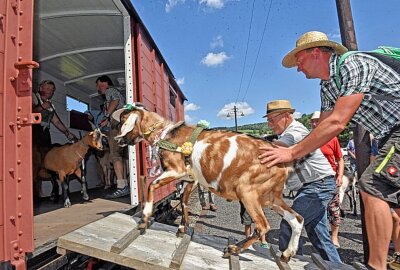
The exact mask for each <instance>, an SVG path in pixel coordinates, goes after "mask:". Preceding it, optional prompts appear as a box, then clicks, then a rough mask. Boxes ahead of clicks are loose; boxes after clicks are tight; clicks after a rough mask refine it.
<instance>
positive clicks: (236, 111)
mask: <svg viewBox="0 0 400 270" xmlns="http://www.w3.org/2000/svg"><path fill="white" fill-rule="evenodd" d="M232 111H233V115H234V117H235V131H236V132H237V131H238V130H237V128H238V124H237V114H238V113H239V111H238V107H236V105H234V106H233V109H232ZM240 115H241V116H244V114H243V112H241V113H240ZM226 117H228V118H229V117H231V112H228V114H227V116H226Z"/></svg>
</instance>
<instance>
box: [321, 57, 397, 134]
mask: <svg viewBox="0 0 400 270" xmlns="http://www.w3.org/2000/svg"><path fill="white" fill-rule="evenodd" d="M339 58H340V57H339V56H338V55H336V54H332V56H331V58H330V60H329V74H330V76H329V80H326V81H325V80H321V110H322V111H331V110H333V108H334V106H335V103H336V100H337V99H338V98H339V97H343V96H349V95H352V94H357V93H363V94H364V99H363V100H362V102H361V104H360V107H359V108H358V109H357V111H356V113H355V114H354V115H353V118H352V120H351V121H352V122H353V123H358V124H360V125H361V126H363V127H364V128H365V129H366V130H368V131H369V132H370V133H372V134H373V135H374V136H375V137H376V138H377V139H381V138H382V137H384V136H386V135H388V134H389V132H390V131H391V130H392V129H393V128H394V127H396V126H399V125H400V75H399V74H398V73H396V72H395V71H393V70H392V69H391V68H390V67H388V66H387V65H385V64H383V63H381V62H380V61H379V60H377V59H376V58H374V57H372V56H370V55H368V54H363V53H354V54H351V55H350V56H348V57H347V58H346V59H345V61H344V63H343V64H342V65H341V67H340V79H339V81H340V82H341V88H340V89H339V88H338V87H337V86H336V82H335V78H336V68H337V64H338V62H339ZM385 97H386V98H389V99H391V100H384V99H383V98H385ZM394 98H395V99H397V100H393V99H394Z"/></svg>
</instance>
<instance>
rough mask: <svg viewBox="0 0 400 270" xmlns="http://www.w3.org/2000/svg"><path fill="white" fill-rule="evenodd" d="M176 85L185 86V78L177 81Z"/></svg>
mask: <svg viewBox="0 0 400 270" xmlns="http://www.w3.org/2000/svg"><path fill="white" fill-rule="evenodd" d="M176 83H177V84H178V85H183V84H184V83H185V77H182V78H178V79H176Z"/></svg>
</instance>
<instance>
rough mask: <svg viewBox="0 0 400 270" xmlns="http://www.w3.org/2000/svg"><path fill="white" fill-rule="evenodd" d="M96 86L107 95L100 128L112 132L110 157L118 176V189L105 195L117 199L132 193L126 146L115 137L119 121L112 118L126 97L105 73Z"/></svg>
mask: <svg viewBox="0 0 400 270" xmlns="http://www.w3.org/2000/svg"><path fill="white" fill-rule="evenodd" d="M96 87H97V91H98V92H99V94H102V95H105V98H106V100H105V102H104V107H103V108H104V113H103V114H104V117H103V119H102V121H101V122H100V124H99V126H100V128H104V127H109V128H110V134H109V136H108V138H109V139H108V143H109V146H110V158H111V161H112V163H113V167H114V172H115V176H116V177H117V189H116V190H115V191H114V192H112V193H110V194H107V195H106V196H105V198H106V199H116V198H120V197H124V196H127V195H129V194H130V189H129V185H128V180H127V179H126V176H125V174H124V164H125V161H124V148H123V147H120V146H119V145H118V143H117V141H115V140H114V137H115V136H117V135H118V122H117V121H115V120H114V119H112V118H111V115H112V113H113V112H114V111H116V110H118V109H121V108H122V107H123V106H124V104H125V99H124V97H123V96H122V95H121V93H120V92H119V91H118V90H117V89H116V88H114V84H113V82H112V81H111V79H110V77H108V76H107V75H103V76H100V77H98V78H97V80H96Z"/></svg>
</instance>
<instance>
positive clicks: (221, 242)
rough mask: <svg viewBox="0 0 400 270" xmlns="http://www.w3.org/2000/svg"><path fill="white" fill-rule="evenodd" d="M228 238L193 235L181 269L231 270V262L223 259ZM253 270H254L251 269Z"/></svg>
mask: <svg viewBox="0 0 400 270" xmlns="http://www.w3.org/2000/svg"><path fill="white" fill-rule="evenodd" d="M226 244H227V241H226V238H221V237H218V236H211V235H206V234H198V233H197V232H196V233H195V234H193V236H192V241H191V242H190V245H189V248H188V250H187V252H186V255H185V257H184V259H183V262H182V265H181V269H188V270H204V269H218V270H229V261H228V260H227V259H224V258H222V254H223V251H224V248H225V247H226ZM249 269H252V268H249Z"/></svg>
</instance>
